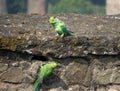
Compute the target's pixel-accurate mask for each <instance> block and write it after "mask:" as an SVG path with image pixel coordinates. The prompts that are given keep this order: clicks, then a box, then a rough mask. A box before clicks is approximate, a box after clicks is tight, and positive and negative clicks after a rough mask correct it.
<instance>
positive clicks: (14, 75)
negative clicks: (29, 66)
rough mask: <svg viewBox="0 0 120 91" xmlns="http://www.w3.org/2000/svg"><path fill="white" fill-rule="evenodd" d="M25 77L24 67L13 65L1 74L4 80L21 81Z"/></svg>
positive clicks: (0, 77)
mask: <svg viewBox="0 0 120 91" xmlns="http://www.w3.org/2000/svg"><path fill="white" fill-rule="evenodd" d="M23 78H24V73H23V71H22V69H20V68H18V67H11V68H9V69H8V70H7V71H5V72H4V73H2V74H0V80H1V81H3V82H11V83H20V82H22V80H23Z"/></svg>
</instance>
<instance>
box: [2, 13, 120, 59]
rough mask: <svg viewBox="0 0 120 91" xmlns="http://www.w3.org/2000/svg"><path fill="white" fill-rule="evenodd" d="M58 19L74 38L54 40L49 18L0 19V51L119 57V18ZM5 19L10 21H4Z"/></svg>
mask: <svg viewBox="0 0 120 91" xmlns="http://www.w3.org/2000/svg"><path fill="white" fill-rule="evenodd" d="M58 17H59V18H60V19H61V20H63V21H64V22H65V23H66V24H67V27H68V28H69V30H70V31H73V30H74V31H73V32H74V33H75V34H77V35H78V37H77V38H74V37H65V38H60V37H55V32H54V31H53V29H52V28H51V25H50V24H49V23H48V20H49V16H39V15H31V16H30V15H6V16H0V25H1V26H0V29H1V31H0V44H1V46H0V49H6V50H12V51H19V52H24V53H25V52H27V53H28V54H32V55H45V56H52V57H56V58H65V57H69V56H71V57H79V56H87V55H88V54H95V55H101V54H102V55H115V54H119V50H120V46H119V44H120V36H119V25H120V22H119V19H116V18H115V17H113V16H112V17H113V18H111V17H110V16H87V15H84V16H83V15H74V14H71V15H58ZM8 19H9V22H5V21H8ZM21 19H23V21H21ZM3 20H4V21H3ZM88 22H90V23H88ZM73 23H75V24H73ZM56 44H57V46H56Z"/></svg>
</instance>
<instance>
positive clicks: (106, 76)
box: [97, 68, 120, 85]
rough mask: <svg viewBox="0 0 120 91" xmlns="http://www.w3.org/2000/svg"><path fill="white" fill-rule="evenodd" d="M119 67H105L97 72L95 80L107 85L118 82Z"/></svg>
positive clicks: (119, 82)
mask: <svg viewBox="0 0 120 91" xmlns="http://www.w3.org/2000/svg"><path fill="white" fill-rule="evenodd" d="M119 71H120V70H119V69H117V68H115V69H107V70H105V71H102V72H100V73H98V76H97V81H98V83H99V84H101V85H107V84H110V83H112V84H113V83H114V84H120V73H119Z"/></svg>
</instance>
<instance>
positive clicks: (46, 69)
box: [34, 62, 58, 91]
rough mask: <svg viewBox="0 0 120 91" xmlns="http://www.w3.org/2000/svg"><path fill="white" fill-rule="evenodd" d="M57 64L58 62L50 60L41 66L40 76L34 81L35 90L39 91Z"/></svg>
mask: <svg viewBox="0 0 120 91" xmlns="http://www.w3.org/2000/svg"><path fill="white" fill-rule="evenodd" d="M57 66H58V64H57V63H56V62H50V63H47V64H45V65H43V66H41V69H40V72H39V74H38V78H37V80H36V81H35V83H34V91H39V89H40V86H41V84H42V82H43V80H44V79H45V78H46V77H48V76H49V75H50V74H51V73H52V72H53V69H54V68H55V67H57Z"/></svg>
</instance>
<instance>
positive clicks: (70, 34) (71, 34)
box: [69, 33, 77, 37]
mask: <svg viewBox="0 0 120 91" xmlns="http://www.w3.org/2000/svg"><path fill="white" fill-rule="evenodd" d="M69 36H74V37H77V35H76V34H73V33H69Z"/></svg>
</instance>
